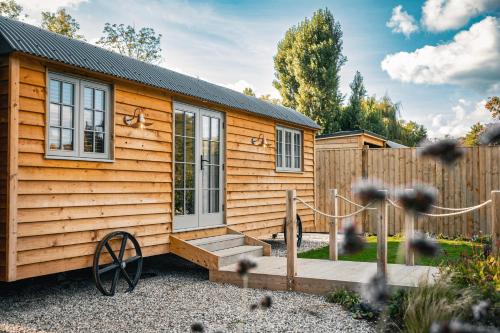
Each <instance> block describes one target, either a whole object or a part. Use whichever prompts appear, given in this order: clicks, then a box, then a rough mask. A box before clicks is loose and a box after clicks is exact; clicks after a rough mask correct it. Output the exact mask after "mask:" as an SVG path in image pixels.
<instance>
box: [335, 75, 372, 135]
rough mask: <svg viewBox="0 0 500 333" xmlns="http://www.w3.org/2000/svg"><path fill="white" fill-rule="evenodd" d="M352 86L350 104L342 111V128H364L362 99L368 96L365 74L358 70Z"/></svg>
mask: <svg viewBox="0 0 500 333" xmlns="http://www.w3.org/2000/svg"><path fill="white" fill-rule="evenodd" d="M349 86H350V87H351V97H349V105H348V106H347V107H346V108H344V110H343V112H342V121H341V126H342V130H349V131H351V130H357V129H361V128H362V122H363V108H362V105H361V103H362V101H363V99H364V98H365V96H366V89H365V86H364V84H363V76H362V75H361V73H360V72H358V71H356V74H355V75H354V79H353V81H352V82H351V84H350V85H349Z"/></svg>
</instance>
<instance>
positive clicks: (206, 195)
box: [202, 190, 210, 213]
mask: <svg viewBox="0 0 500 333" xmlns="http://www.w3.org/2000/svg"><path fill="white" fill-rule="evenodd" d="M209 194H210V191H208V190H203V191H202V200H203V213H209V212H210V207H209V203H210V198H209Z"/></svg>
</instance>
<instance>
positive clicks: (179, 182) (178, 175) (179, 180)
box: [175, 163, 184, 188]
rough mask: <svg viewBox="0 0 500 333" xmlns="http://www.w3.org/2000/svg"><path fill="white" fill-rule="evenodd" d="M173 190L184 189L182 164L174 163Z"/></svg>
mask: <svg viewBox="0 0 500 333" xmlns="http://www.w3.org/2000/svg"><path fill="white" fill-rule="evenodd" d="M175 188H184V164H183V163H175Z"/></svg>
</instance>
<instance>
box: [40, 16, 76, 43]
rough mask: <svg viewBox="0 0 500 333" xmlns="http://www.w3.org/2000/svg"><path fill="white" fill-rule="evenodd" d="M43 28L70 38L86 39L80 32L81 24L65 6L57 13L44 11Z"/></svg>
mask: <svg viewBox="0 0 500 333" xmlns="http://www.w3.org/2000/svg"><path fill="white" fill-rule="evenodd" d="M42 28H43V29H46V30H48V31H52V32H55V33H57V34H60V35H63V36H66V37H69V38H74V39H81V40H85V38H84V37H83V35H79V34H78V31H79V30H80V24H79V23H78V22H77V21H76V20H75V19H74V18H73V17H71V15H70V14H68V13H67V12H66V9H64V8H61V9H59V10H58V11H57V12H55V13H51V12H42Z"/></svg>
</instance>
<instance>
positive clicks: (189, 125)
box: [185, 112, 195, 137]
mask: <svg viewBox="0 0 500 333" xmlns="http://www.w3.org/2000/svg"><path fill="white" fill-rule="evenodd" d="M185 124H186V136H190V137H194V131H195V125H194V113H191V112H186V122H185Z"/></svg>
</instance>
